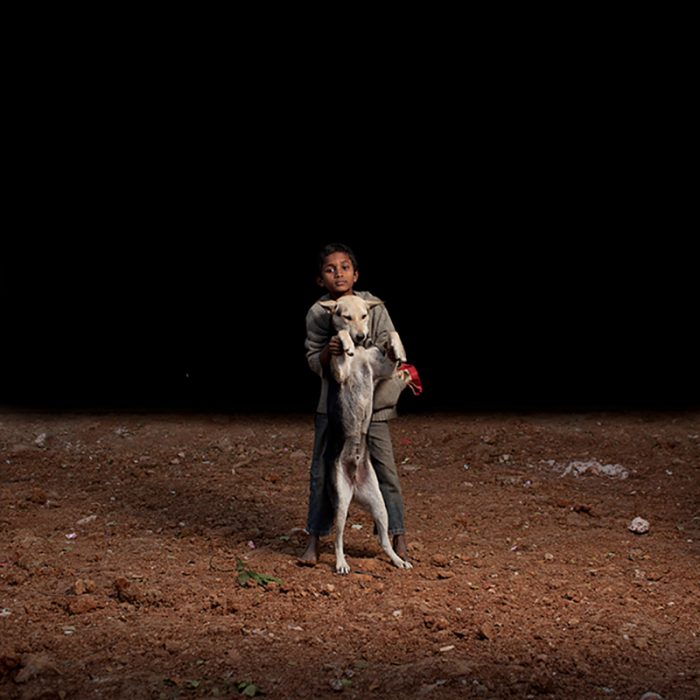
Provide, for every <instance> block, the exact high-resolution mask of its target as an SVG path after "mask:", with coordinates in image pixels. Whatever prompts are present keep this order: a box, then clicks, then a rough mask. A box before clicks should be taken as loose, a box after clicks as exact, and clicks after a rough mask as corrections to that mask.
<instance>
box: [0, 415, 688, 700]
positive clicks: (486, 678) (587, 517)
mask: <svg viewBox="0 0 700 700" xmlns="http://www.w3.org/2000/svg"><path fill="white" fill-rule="evenodd" d="M392 434H393V438H394V448H395V454H396V459H397V463H398V464H399V465H400V472H401V476H402V484H403V489H404V498H405V502H406V514H407V525H408V541H409V547H410V558H411V560H412V562H413V564H414V568H413V569H412V570H409V571H400V570H398V569H394V568H393V567H391V565H390V564H389V562H388V560H387V558H386V557H385V555H384V554H383V553H382V552H381V550H380V548H379V545H378V543H377V541H376V538H375V537H373V535H372V523H371V521H370V519H369V517H368V516H367V515H366V514H365V513H364V511H362V510H360V509H358V508H356V507H352V508H351V516H350V518H349V521H348V532H347V536H346V554H347V556H348V561H349V562H350V565H351V566H352V567H353V571H352V573H350V574H349V575H348V576H338V575H336V574H335V573H334V569H333V563H334V559H333V552H332V545H331V543H330V541H329V542H327V543H325V545H324V549H323V551H322V556H321V562H320V564H319V565H318V566H316V567H315V568H312V569H309V568H304V567H300V566H298V564H297V562H296V557H297V556H298V555H299V554H300V553H301V551H302V549H303V544H304V541H305V535H304V532H303V527H304V524H305V515H306V499H307V491H308V465H309V461H310V452H311V445H312V438H313V426H312V419H311V417H310V416H301V417H296V416H278V417H274V416H263V417H256V416H247V417H244V416H234V415H151V414H138V413H121V414H119V413H95V414H70V415H69V414H60V413H53V414H39V413H31V412H23V413H18V412H12V411H10V410H5V411H4V412H0V484H1V490H0V697H7V698H27V699H28V698H121V697H129V698H130V699H132V700H137V699H138V698H200V697H207V698H214V697H221V698H235V697H239V696H243V697H254V696H257V695H260V696H262V695H263V694H264V696H265V697H268V698H307V697H331V696H346V697H350V698H360V697H362V698H364V697H373V696H375V697H394V698H403V697H414V696H418V697H423V696H424V697H434V698H456V697H460V698H539V697H544V698H584V697H585V698H631V699H634V700H638V699H639V698H641V697H642V696H644V695H645V694H647V693H656V694H658V695H659V696H661V697H663V698H667V699H669V700H670V699H671V698H673V699H674V700H677V699H684V698H688V699H690V698H697V697H700V585H699V584H700V415H698V414H696V413H690V412H686V413H675V414H633V413H630V414H614V413H585V414H566V415H562V414H560V415H544V414H524V415H479V414H465V415H459V414H434V415H411V416H406V417H402V418H399V419H397V420H396V421H394V422H393V424H392ZM635 518H641V519H642V520H644V521H646V523H647V526H648V529H647V530H646V531H645V529H644V527H642V528H641V531H637V532H633V531H632V530H630V529H629V527H630V525H631V523H632V522H633V520H634V519H635ZM652 697H656V696H654V695H647V698H652Z"/></svg>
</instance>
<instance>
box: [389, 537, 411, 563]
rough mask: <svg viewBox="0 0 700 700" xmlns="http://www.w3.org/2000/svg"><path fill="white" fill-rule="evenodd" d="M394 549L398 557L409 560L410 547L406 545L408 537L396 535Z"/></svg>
mask: <svg viewBox="0 0 700 700" xmlns="http://www.w3.org/2000/svg"><path fill="white" fill-rule="evenodd" d="M391 544H392V547H393V548H394V551H395V552H396V554H397V556H399V557H400V558H401V559H408V546H407V545H406V535H394V539H393V541H392V543H391Z"/></svg>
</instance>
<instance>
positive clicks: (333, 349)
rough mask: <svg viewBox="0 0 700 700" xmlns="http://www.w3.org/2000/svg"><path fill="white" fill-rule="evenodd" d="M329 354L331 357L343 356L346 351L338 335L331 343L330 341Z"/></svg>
mask: <svg viewBox="0 0 700 700" xmlns="http://www.w3.org/2000/svg"><path fill="white" fill-rule="evenodd" d="M328 352H329V353H330V354H331V355H342V354H343V352H344V350H343V344H342V343H341V342H340V338H339V337H338V336H337V335H334V336H333V337H332V338H331V339H330V340H329V341H328Z"/></svg>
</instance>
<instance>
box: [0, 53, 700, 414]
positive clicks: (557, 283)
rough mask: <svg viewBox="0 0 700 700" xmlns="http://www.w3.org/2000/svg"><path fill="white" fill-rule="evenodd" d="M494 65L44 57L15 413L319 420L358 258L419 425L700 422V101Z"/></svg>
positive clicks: (7, 271) (640, 77) (16, 261)
mask: <svg viewBox="0 0 700 700" xmlns="http://www.w3.org/2000/svg"><path fill="white" fill-rule="evenodd" d="M529 55H530V54H529ZM473 58H474V61H472V62H471V63H470V65H469V68H468V70H465V71H462V72H460V71H457V70H452V71H443V70H442V69H440V70H438V68H439V67H440V66H439V65H437V64H433V65H432V69H431V70H428V69H427V67H426V66H424V65H423V64H422V63H421V62H420V60H418V56H416V62H415V63H410V64H406V63H404V64H402V65H401V67H400V68H401V69H400V70H399V67H398V66H396V71H391V70H389V71H388V72H387V70H388V69H387V70H385V71H384V72H380V73H376V72H374V73H373V72H371V71H369V72H368V71H367V70H364V69H363V70H362V71H360V72H358V71H357V67H354V66H353V65H352V62H347V63H343V64H342V65H341V64H339V65H337V66H336V67H335V68H336V72H335V73H332V72H327V71H326V72H324V71H322V70H321V66H320V65H319V64H318V62H314V61H310V62H309V64H308V65H306V66H305V67H303V70H302V68H300V67H299V66H297V68H296V69H295V68H293V67H292V66H291V65H290V67H285V66H286V64H284V63H280V62H273V63H271V64H270V65H268V66H266V67H261V66H258V72H256V73H250V72H249V71H247V69H246V67H245V66H237V67H236V69H235V70H230V71H229V70H223V71H218V72H211V73H210V72H209V71H208V70H204V67H206V66H203V64H202V62H201V61H200V62H199V63H198V64H197V66H196V68H197V70H195V69H194V67H191V66H190V65H189V64H188V63H187V62H186V61H184V59H183V63H181V64H179V63H177V62H175V63H173V62H172V61H169V62H167V63H164V64H162V65H161V63H159V62H158V61H156V62H148V63H147V65H150V66H151V68H150V69H149V70H146V68H144V66H145V65H146V64H143V63H139V62H137V63H135V64H134V65H133V66H126V65H125V64H124V63H123V62H119V61H117V62H115V64H114V65H113V66H110V64H109V63H105V62H103V63H101V64H100V67H99V71H97V72H96V73H95V72H91V71H90V68H89V61H86V60H85V56H76V57H75V65H74V66H73V67H72V70H70V71H66V70H61V71H58V69H57V71H56V72H55V74H54V73H52V67H51V65H45V66H43V68H42V72H41V74H40V75H39V74H37V82H36V83H34V84H33V86H32V95H33V99H34V102H33V103H27V104H33V108H32V109H29V108H27V109H26V110H24V111H22V110H21V108H20V107H17V109H18V110H19V113H18V114H17V115H16V116H17V117H18V119H17V121H18V122H21V130H19V129H18V130H17V132H16V134H20V135H19V136H16V138H15V142H16V144H17V145H18V146H19V151H20V157H18V158H17V159H16V160H14V161H13V162H12V164H11V165H9V166H8V170H9V171H10V174H11V177H10V178H9V179H10V182H11V185H10V187H9V188H8V191H7V193H6V194H7V197H6V198H7V200H8V201H10V204H11V209H10V210H9V211H10V212H11V213H9V212H8V216H7V218H6V220H5V225H4V241H3V244H2V246H3V249H2V250H3V254H2V270H3V318H4V321H3V325H2V328H3V333H2V339H1V340H0V350H1V352H2V362H1V363H0V403H1V404H6V405H8V404H9V405H12V406H28V407H56V408H59V409H63V408H65V409H68V408H80V407H85V408H88V409H92V408H113V407H123V408H130V409H131V408H145V409H184V410H189V409H192V410H230V411H261V410H262V411H302V412H311V411H313V410H314V407H315V402H316V396H317V392H318V379H317V378H316V377H315V376H314V375H312V374H311V372H310V371H309V370H308V368H307V366H306V363H305V358H304V347H303V342H304V331H305V326H304V318H305V314H306V311H307V309H308V308H309V306H310V305H311V304H312V303H313V302H314V300H315V299H316V298H317V297H318V296H319V293H320V290H319V288H318V287H317V286H316V283H315V278H316V274H317V268H316V258H317V251H318V249H319V247H320V246H321V245H322V244H324V243H327V242H330V241H343V242H345V243H347V244H349V245H351V246H352V247H353V248H354V249H355V251H356V253H357V256H358V258H359V261H360V280H359V282H358V284H357V288H358V289H367V290H369V291H371V292H373V293H374V294H376V295H378V296H380V297H382V298H383V299H384V300H385V301H386V303H387V306H388V309H389V311H390V313H391V315H392V318H393V320H394V322H395V325H396V327H397V329H398V330H399V331H400V333H401V334H402V336H403V338H404V341H405V345H406V348H407V350H408V354H409V359H410V360H411V361H412V362H413V363H414V364H415V365H416V366H417V367H418V369H419V371H420V373H421V376H422V379H423V382H424V385H425V393H424V395H423V396H421V397H420V398H413V397H412V396H410V395H404V397H403V398H402V410H404V411H414V410H415V411H421V410H425V411H429V410H436V409H440V408H445V409H453V410H467V409H476V410H480V409H484V408H488V409H503V410H509V409H526V408H535V409H554V408H557V409H558V408H562V409H573V408H589V407H621V408H635V407H638V408H644V407H680V408H684V407H688V406H691V405H697V403H698V398H699V396H700V393H699V392H698V376H697V375H698V372H697V358H696V356H697V352H696V348H697V341H696V333H697V291H696V279H697V266H696V263H695V259H696V253H695V252H694V248H693V244H692V239H691V238H690V236H691V234H694V230H692V229H691V228H690V227H689V224H688V221H689V219H688V217H687V213H688V209H689V206H688V203H689V201H690V190H689V183H688V182H687V181H686V180H684V178H683V176H682V172H683V170H682V169H679V168H678V167H676V166H677V161H675V160H674V157H673V154H678V153H682V152H683V148H684V146H683V142H682V136H681V135H680V134H681V133H682V130H681V129H680V125H679V124H678V118H679V117H678V115H681V114H683V110H681V109H676V110H675V111H674V108H673V107H672V104H673V103H672V100H673V95H672V94H670V93H669V94H666V95H665V97H664V99H663V100H661V99H654V100H653V104H652V101H651V98H650V91H651V90H652V89H653V90H654V91H656V95H657V97H659V94H660V92H663V90H664V85H665V83H664V81H663V80H661V79H659V80H658V81H657V82H656V83H655V84H653V85H652V84H650V82H649V81H650V80H652V77H653V75H652V73H649V72H644V71H636V72H634V73H629V72H628V73H625V74H624V76H623V75H621V74H616V73H614V72H613V73H611V72H610V71H609V70H602V67H601V70H599V71H597V72H596V75H598V77H599V78H602V77H604V78H605V79H604V80H603V79H596V80H592V79H591V73H590V71H591V66H590V65H589V63H586V62H584V63H581V64H579V63H577V61H576V60H572V61H570V62H569V63H567V64H566V65H565V66H564V65H562V66H560V67H558V66H559V64H558V63H557V61H556V60H555V59H556V56H554V55H549V54H546V55H545V54H543V55H542V56H539V54H532V55H530V62H529V63H527V64H521V63H519V62H517V61H514V60H511V59H508V60H505V59H504V60H503V61H500V60H499V59H498V56H496V55H495V54H494V55H492V54H485V53H481V54H478V53H474V56H473ZM511 58H512V56H511ZM477 59H478V60H477ZM202 60H204V59H202ZM205 62H206V61H205ZM438 63H439V61H438ZM223 65H224V64H222V66H223ZM225 65H228V64H225ZM246 65H248V64H246ZM453 65H454V66H456V65H457V64H453ZM158 66H160V67H161V68H162V70H161V69H158V70H156V68H158ZM365 68H367V67H365ZM64 69H65V66H64ZM154 71H155V72H154ZM338 71H339V72H338ZM370 75H371V76H373V77H372V80H369V79H368V78H369V76H370ZM207 76H210V77H209V78H207ZM331 77H332V78H333V79H332V80H331V79H329V78H331ZM622 78H624V80H622ZM37 96H38V97H37ZM37 102H38V103H39V104H37ZM17 104H18V105H20V106H21V105H22V104H24V103H22V102H18V103H17ZM674 115H676V116H674ZM690 220H692V219H690Z"/></svg>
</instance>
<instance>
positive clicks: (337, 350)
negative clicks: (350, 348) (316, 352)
mask: <svg viewBox="0 0 700 700" xmlns="http://www.w3.org/2000/svg"><path fill="white" fill-rule="evenodd" d="M342 354H343V345H342V343H341V342H340V338H339V337H338V336H337V335H334V336H333V337H332V338H331V339H330V340H329V341H328V345H326V347H325V348H323V350H321V356H320V358H319V359H320V360H321V364H322V365H327V364H328V363H329V362H330V361H331V355H342Z"/></svg>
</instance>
